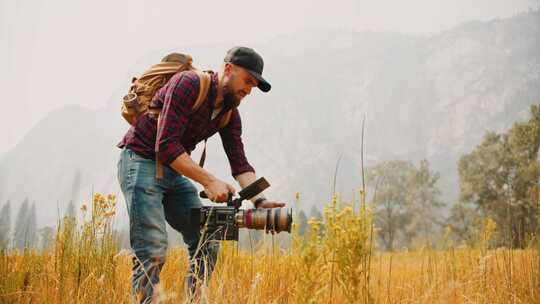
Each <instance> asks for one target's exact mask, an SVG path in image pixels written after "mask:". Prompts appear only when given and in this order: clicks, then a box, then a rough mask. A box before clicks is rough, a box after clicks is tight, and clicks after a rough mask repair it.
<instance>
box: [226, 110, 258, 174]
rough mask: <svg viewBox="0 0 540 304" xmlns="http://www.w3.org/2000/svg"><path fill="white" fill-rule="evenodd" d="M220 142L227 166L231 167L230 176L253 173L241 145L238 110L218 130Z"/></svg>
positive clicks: (240, 126)
mask: <svg viewBox="0 0 540 304" xmlns="http://www.w3.org/2000/svg"><path fill="white" fill-rule="evenodd" d="M219 135H220V136H221V142H222V144H223V148H224V149H225V153H226V154H227V158H228V159H229V164H230V165H231V173H232V176H233V177H235V176H237V175H240V174H242V173H245V172H255V169H253V167H252V166H251V165H250V164H249V163H248V161H247V158H246V154H245V152H244V144H243V143H242V121H241V120H240V113H239V112H238V109H234V110H233V112H232V114H231V120H230V121H229V123H228V124H227V125H226V126H225V127H223V128H222V129H221V130H219Z"/></svg>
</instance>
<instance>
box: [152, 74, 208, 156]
mask: <svg viewBox="0 0 540 304" xmlns="http://www.w3.org/2000/svg"><path fill="white" fill-rule="evenodd" d="M199 87H200V82H199V77H198V76H197V74H195V73H192V72H184V73H180V74H178V75H175V76H173V78H171V81H170V82H169V83H168V84H167V87H166V92H165V98H164V100H163V107H162V109H161V113H160V115H159V122H158V128H157V134H156V145H155V150H156V155H157V156H158V158H159V160H160V161H161V163H163V164H165V165H169V164H170V163H171V162H173V161H174V160H175V159H176V158H177V157H178V156H179V155H181V154H182V153H184V152H185V151H186V149H185V148H184V146H183V145H182V144H181V143H180V139H181V137H182V135H183V133H184V131H185V129H186V125H187V122H188V118H189V115H190V114H191V112H192V110H191V109H192V107H193V104H194V103H195V99H197V96H198V94H199Z"/></svg>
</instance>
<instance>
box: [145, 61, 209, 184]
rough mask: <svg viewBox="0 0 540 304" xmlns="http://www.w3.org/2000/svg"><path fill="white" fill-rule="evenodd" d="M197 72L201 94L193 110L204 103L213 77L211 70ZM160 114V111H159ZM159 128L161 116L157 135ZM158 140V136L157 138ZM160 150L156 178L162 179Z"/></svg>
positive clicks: (157, 124) (201, 162)
mask: <svg viewBox="0 0 540 304" xmlns="http://www.w3.org/2000/svg"><path fill="white" fill-rule="evenodd" d="M195 72H196V73H197V76H199V82H200V85H199V95H198V96H197V99H195V103H194V104H193V107H192V109H193V111H194V112H195V111H197V110H198V109H199V108H200V106H201V105H202V103H203V102H204V100H205V99H206V96H207V95H208V91H209V89H210V82H211V79H210V73H209V72H199V71H195ZM158 115H159V113H158ZM210 115H212V110H210ZM157 130H159V117H158V119H157V123H156V137H157ZM156 140H157V138H156ZM207 140H208V138H206V139H205V140H204V150H203V153H202V155H201V159H200V160H199V166H200V167H201V168H202V167H203V166H204V161H205V160H206V141H207ZM158 152H159V150H158V151H156V178H157V179H162V178H163V166H162V165H161V161H160V160H159V157H158Z"/></svg>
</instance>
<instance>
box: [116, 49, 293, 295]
mask: <svg viewBox="0 0 540 304" xmlns="http://www.w3.org/2000/svg"><path fill="white" fill-rule="evenodd" d="M263 65H264V63H263V59H262V58H261V56H260V55H259V54H257V53H256V52H255V51H254V50H252V49H250V48H246V47H235V48H232V49H231V50H229V51H228V52H227V55H226V57H225V60H224V63H223V65H222V67H221V69H220V71H219V72H217V73H213V74H211V77H210V88H209V90H208V94H207V96H206V99H205V100H204V102H203V103H202V104H201V106H200V107H198V108H197V110H196V111H193V110H192V107H193V105H194V103H195V100H196V99H197V96H198V95H199V91H200V83H201V82H200V79H199V77H198V74H197V73H196V72H194V71H186V72H182V73H177V74H175V75H174V76H173V77H172V78H171V79H170V80H169V82H168V83H167V84H166V85H165V86H164V87H162V88H161V89H160V90H159V91H158V92H157V93H156V94H155V96H154V98H153V99H152V102H151V107H157V108H161V113H160V115H159V123H158V121H157V119H155V118H154V117H152V116H151V115H144V116H142V117H141V118H139V119H138V120H137V122H136V123H135V125H134V126H132V127H131V128H130V129H129V131H128V132H127V134H126V135H125V136H124V138H123V139H122V141H121V142H120V143H119V144H118V147H120V148H123V150H122V153H121V155H120V159H119V162H118V180H119V182H120V187H121V189H122V192H123V194H124V197H125V200H126V202H127V208H128V213H129V222H130V243H131V247H132V249H133V251H134V257H133V277H132V287H133V292H134V294H136V295H137V297H139V300H140V301H141V302H143V303H147V302H150V301H153V300H154V299H155V296H156V293H154V292H153V289H154V288H155V286H156V285H157V284H158V283H159V273H160V271H161V268H162V267H163V264H164V263H165V256H166V250H167V233H166V231H165V221H167V222H168V223H169V224H170V225H171V227H173V228H174V229H175V230H177V231H179V232H180V233H181V234H182V236H183V239H184V242H185V243H186V244H187V246H188V249H189V255H190V260H191V263H190V273H189V274H188V286H189V288H190V290H192V291H194V290H195V289H196V285H197V284H199V282H200V281H204V280H205V279H207V278H209V275H210V274H211V272H212V270H213V268H214V265H215V262H216V257H217V251H218V244H217V242H208V241H202V240H200V231H199V229H198V227H193V226H192V225H188V222H189V221H188V216H189V210H190V209H191V208H193V207H200V206H201V202H200V199H199V197H198V193H197V189H196V188H195V186H194V185H193V183H192V182H191V180H193V181H195V182H197V183H199V184H200V185H202V186H203V187H204V191H205V192H206V194H207V196H208V198H209V199H210V200H212V201H214V202H224V201H226V200H227V199H228V196H229V193H235V189H234V187H233V186H231V185H230V184H228V183H226V182H224V181H222V180H220V179H218V178H217V177H215V176H214V175H212V174H211V173H210V172H208V171H207V170H205V169H203V168H202V167H200V166H199V165H198V164H196V163H195V162H194V161H193V160H192V159H191V157H190V152H191V151H192V150H193V149H194V148H195V146H196V144H197V143H198V142H200V141H202V140H205V139H207V138H208V137H210V136H212V135H213V134H215V133H217V132H219V135H220V136H221V140H222V143H223V147H224V150H225V152H226V154H227V157H228V159H229V163H230V166H231V171H232V175H233V176H234V178H235V179H236V181H237V182H238V183H239V185H240V187H241V188H244V187H245V186H247V185H249V184H250V183H252V182H254V181H255V180H256V175H255V170H254V169H253V167H252V166H251V165H250V164H249V163H248V161H247V158H246V156H245V154H244V147H243V144H242V139H241V134H242V126H241V121H240V114H239V112H238V109H237V108H236V107H237V106H239V105H240V103H241V101H242V100H243V98H244V97H245V96H247V95H249V94H250V93H251V89H252V88H253V87H258V88H259V89H260V90H261V91H263V92H268V91H269V90H270V88H271V86H270V84H269V83H268V82H267V81H266V80H265V79H264V78H263V77H262V71H263ZM227 112H230V113H229V114H227ZM225 115H229V116H228V118H229V119H228V122H227V124H226V125H225V126H222V127H221V126H220V123H221V122H222V120H223V118H224V116H225ZM158 126H159V127H158ZM220 127H221V128H220ZM155 150H157V151H158V152H157V159H158V160H159V162H160V163H161V167H162V175H163V177H162V178H156V152H154V151H155ZM158 167H159V165H158ZM252 202H253V203H254V205H255V207H256V208H275V207H283V206H285V204H284V203H281V202H277V201H270V200H267V199H266V198H264V197H263V196H262V195H259V196H256V197H255V198H253V199H252ZM205 266H206V267H205Z"/></svg>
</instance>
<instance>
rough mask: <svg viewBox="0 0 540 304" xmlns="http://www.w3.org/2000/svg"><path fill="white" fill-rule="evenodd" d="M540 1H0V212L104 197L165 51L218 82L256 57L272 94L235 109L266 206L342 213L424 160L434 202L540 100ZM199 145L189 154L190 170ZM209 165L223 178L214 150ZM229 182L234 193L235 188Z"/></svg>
mask: <svg viewBox="0 0 540 304" xmlns="http://www.w3.org/2000/svg"><path fill="white" fill-rule="evenodd" d="M539 4H540V1H501V0H497V1H473V2H471V1H462V0H460V1H452V2H450V1H408V2H403V3H402V2H397V3H394V2H393V1H377V2H375V1H341V2H330V1H294V2H285V1H274V2H272V3H264V4H262V3H261V4H254V2H250V1H228V2H216V3H212V4H210V3H208V2H195V1H191V2H189V1H153V2H149V1H148V2H147V1H130V2H127V1H126V2H105V1H93V2H88V3H83V2H76V1H52V2H50V1H41V0H39V1H6V0H2V1H0V45H1V46H2V47H1V49H0V66H1V67H2V68H1V69H0V86H1V88H2V90H1V92H2V95H3V98H2V105H3V108H4V109H5V111H4V115H3V116H2V118H3V119H1V120H0V130H1V131H0V134H1V140H0V204H3V203H4V202H6V201H8V200H9V201H10V202H11V204H12V206H11V208H12V210H13V211H12V212H15V211H14V210H17V208H18V207H19V205H20V204H21V203H22V202H23V201H24V199H25V198H28V200H29V201H30V202H35V206H36V209H37V211H36V213H37V220H38V225H39V226H44V225H54V223H56V221H57V219H58V217H59V216H60V215H61V214H63V213H64V212H65V210H66V209H67V206H68V204H69V202H70V201H73V202H74V204H75V206H76V207H79V206H80V205H81V204H82V203H83V202H89V201H90V199H91V194H92V192H102V193H104V194H107V193H117V194H118V197H119V199H120V202H121V203H120V204H119V206H120V214H119V215H118V216H117V221H118V222H120V224H123V223H125V222H127V220H126V215H125V213H124V212H125V211H124V209H125V208H124V203H123V198H122V195H121V193H120V192H119V187H118V183H117V180H116V161H117V160H118V155H119V152H120V150H119V149H118V148H116V147H115V145H116V143H117V142H118V141H119V140H120V139H121V137H122V136H123V134H124V133H125V131H126V130H127V128H128V124H127V123H126V122H125V121H123V119H122V117H121V116H120V101H121V97H122V96H123V95H124V94H125V92H126V90H127V89H128V86H129V83H130V79H131V77H132V76H137V75H139V74H140V73H141V72H143V71H144V70H145V69H146V68H147V67H149V66H150V65H152V64H154V63H156V62H158V61H159V60H160V58H161V57H163V56H164V55H165V54H167V53H168V52H171V51H176V52H186V53H189V54H191V55H192V56H193V58H194V64H195V66H196V67H198V68H201V69H214V70H217V69H218V68H219V66H220V64H221V62H222V60H223V57H224V54H225V52H226V51H227V50H228V49H229V48H230V47H232V46H235V45H245V46H250V47H253V48H255V49H256V50H257V51H258V52H259V53H260V54H261V55H262V56H263V58H264V60H265V70H264V75H265V78H267V79H268V80H269V81H270V83H271V84H272V86H273V87H272V91H271V92H270V93H269V94H263V93H261V92H259V91H258V90H254V91H253V92H252V94H251V95H250V96H248V97H247V98H246V99H245V100H244V102H243V104H242V106H241V107H240V111H241V114H242V120H243V126H244V136H243V139H244V144H245V147H246V152H247V157H248V159H249V161H250V162H251V164H252V165H253V166H254V167H255V169H256V170H257V173H258V175H259V176H265V177H266V178H267V179H268V180H269V181H270V183H271V185H272V187H271V188H270V190H269V191H268V196H270V197H271V198H275V199H279V200H282V201H286V202H289V203H292V202H293V200H294V196H295V193H296V192H299V193H300V197H301V208H303V209H305V210H309V209H310V208H311V207H312V206H318V207H320V206H322V205H323V204H324V203H327V202H328V201H329V200H330V194H331V191H332V183H333V174H334V169H335V167H336V163H337V161H338V159H341V160H340V169H339V174H338V176H337V192H338V193H340V194H341V196H343V197H344V198H345V199H351V198H352V197H353V196H354V195H355V192H357V191H358V189H359V187H360V185H361V181H362V180H361V172H360V138H361V123H362V119H363V117H366V134H365V156H366V164H367V165H372V164H375V163H377V162H378V161H381V160H391V159H401V160H412V161H414V162H418V161H420V160H421V159H424V158H426V159H427V160H428V161H429V162H430V165H431V167H432V168H433V169H434V170H436V171H437V172H439V173H440V175H441V179H440V181H439V187H440V188H441V190H442V191H443V199H444V201H445V202H446V203H447V204H449V205H451V204H452V203H453V202H454V201H455V200H456V199H457V193H458V177H457V160H458V158H459V157H460V156H461V155H462V154H464V153H467V152H469V151H470V150H471V149H473V148H474V147H475V146H476V145H477V144H478V143H479V142H480V139H481V138H482V136H483V134H484V133H485V131H487V130H494V131H503V130H505V129H507V128H509V127H510V126H511V125H512V123H513V122H515V121H516V120H519V119H524V118H525V117H526V116H527V113H528V111H529V106H530V105H532V104H534V103H538V101H540V85H539V84H540V13H539V11H538V9H537V8H538V6H539ZM201 149H202V148H201V147H200V146H199V147H198V149H197V150H196V151H195V152H194V153H193V154H192V156H193V158H194V159H195V160H198V155H199V153H200V150H201ZM206 166H207V167H206V168H207V169H208V170H209V171H211V172H213V173H214V174H216V175H217V176H220V177H222V178H225V179H227V180H228V181H230V182H233V180H232V177H231V176H230V171H229V165H228V162H227V160H226V157H225V154H224V152H223V151H222V148H221V143H220V140H219V139H218V138H217V137H214V138H212V139H211V140H210V141H209V151H208V157H207V165H206ZM235 185H236V184H235Z"/></svg>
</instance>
